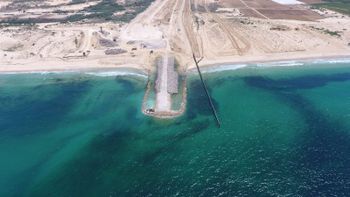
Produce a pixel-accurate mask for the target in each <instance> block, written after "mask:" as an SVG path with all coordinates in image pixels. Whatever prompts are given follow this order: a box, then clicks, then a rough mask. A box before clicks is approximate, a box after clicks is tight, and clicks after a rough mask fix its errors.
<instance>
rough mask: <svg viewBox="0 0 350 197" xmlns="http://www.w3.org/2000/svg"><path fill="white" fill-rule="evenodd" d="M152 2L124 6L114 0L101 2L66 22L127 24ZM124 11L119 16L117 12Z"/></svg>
mask: <svg viewBox="0 0 350 197" xmlns="http://www.w3.org/2000/svg"><path fill="white" fill-rule="evenodd" d="M153 1H154V0H136V1H133V2H130V3H127V4H125V5H119V4H117V3H116V1H115V0H102V1H101V2H100V3H98V4H96V5H93V6H90V7H87V8H85V9H84V10H82V11H81V12H80V13H78V14H75V15H72V16H69V17H68V18H67V21H69V22H76V21H81V20H83V19H92V20H93V19H95V20H106V21H122V22H129V21H130V20H132V19H133V18H134V17H135V16H136V15H137V14H139V13H140V12H142V11H144V10H145V9H146V8H147V7H148V6H149V5H150V4H151V3H152V2H153ZM121 11H125V13H123V14H120V15H115V13H117V12H121Z"/></svg>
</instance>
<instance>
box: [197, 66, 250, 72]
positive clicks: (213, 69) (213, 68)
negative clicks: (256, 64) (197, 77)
mask: <svg viewBox="0 0 350 197" xmlns="http://www.w3.org/2000/svg"><path fill="white" fill-rule="evenodd" d="M247 66H248V65H247V64H233V65H219V66H208V67H204V68H202V69H201V71H202V73H214V72H221V71H227V70H237V69H240V68H244V67H247Z"/></svg>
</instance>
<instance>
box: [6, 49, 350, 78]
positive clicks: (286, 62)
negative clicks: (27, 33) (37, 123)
mask: <svg viewBox="0 0 350 197" xmlns="http://www.w3.org/2000/svg"><path fill="white" fill-rule="evenodd" d="M243 59H244V58H243ZM246 59H247V60H241V61H235V60H214V61H207V62H205V61H203V63H200V68H201V69H203V71H204V72H220V71H225V70H236V69H240V68H245V67H248V66H253V65H255V66H256V67H284V66H285V67H290V66H303V65H304V64H320V63H342V62H343V63H347V62H349V63H350V54H342V55H325V56H323V55H315V56H299V57H292V58H271V57H267V58H266V60H264V59H262V58H256V57H248V58H247V57H246ZM42 63H43V64H45V61H42ZM72 64H74V62H72ZM14 66H17V67H16V68H14V69H11V68H3V67H1V66H0V75H6V74H8V75H9V74H52V73H83V74H91V75H95V76H102V77H103V76H105V77H106V76H128V75H131V76H139V77H145V78H147V77H148V76H149V70H148V69H146V68H145V67H143V66H141V65H137V64H121V65H114V66H111V65H106V66H101V65H99V66H86V67H83V66H71V68H68V67H69V66H67V65H61V66H58V67H57V66H56V67H55V66H54V67H52V68H48V69H47V68H42V67H38V66H36V67H34V68H33V67H32V68H28V67H26V68H19V67H18V65H14ZM6 67H11V66H6ZM21 67H25V65H23V66H21ZM194 71H195V67H194V65H191V66H189V67H188V68H187V71H186V72H187V73H189V74H192V73H193V72H194Z"/></svg>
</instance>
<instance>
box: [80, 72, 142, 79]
mask: <svg viewBox="0 0 350 197" xmlns="http://www.w3.org/2000/svg"><path fill="white" fill-rule="evenodd" d="M86 74H88V75H93V76H98V77H114V76H136V77H142V78H147V75H146V74H142V73H136V72H127V71H100V72H87V73H86Z"/></svg>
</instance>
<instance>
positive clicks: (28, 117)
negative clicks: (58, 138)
mask: <svg viewBox="0 0 350 197" xmlns="http://www.w3.org/2000/svg"><path fill="white" fill-rule="evenodd" d="M89 88H90V84H89V82H88V81H84V82H72V83H59V84H49V85H45V86H41V87H40V88H35V87H34V88H33V90H32V91H31V93H30V94H31V95H40V94H44V92H54V94H53V96H52V98H50V99H46V100H40V99H33V98H31V96H30V95H26V94H21V95H16V96H15V95H9V96H2V95H0V103H1V105H3V106H1V107H0V108H1V110H0V116H1V119H0V131H6V130H11V135H27V134H29V133H32V132H39V131H41V130H42V129H49V128H48V127H47V125H49V123H50V125H51V126H52V124H51V123H54V122H57V124H58V123H59V121H60V120H61V119H62V118H63V117H65V115H66V114H67V113H68V112H69V111H70V109H71V108H72V106H73V105H74V104H75V103H76V102H78V101H79V99H80V98H81V97H82V96H83V95H84V94H85V93H86V92H87V91H88V90H89ZM13 103H16V104H15V105H14V104H13ZM51 126H50V127H51Z"/></svg>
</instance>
